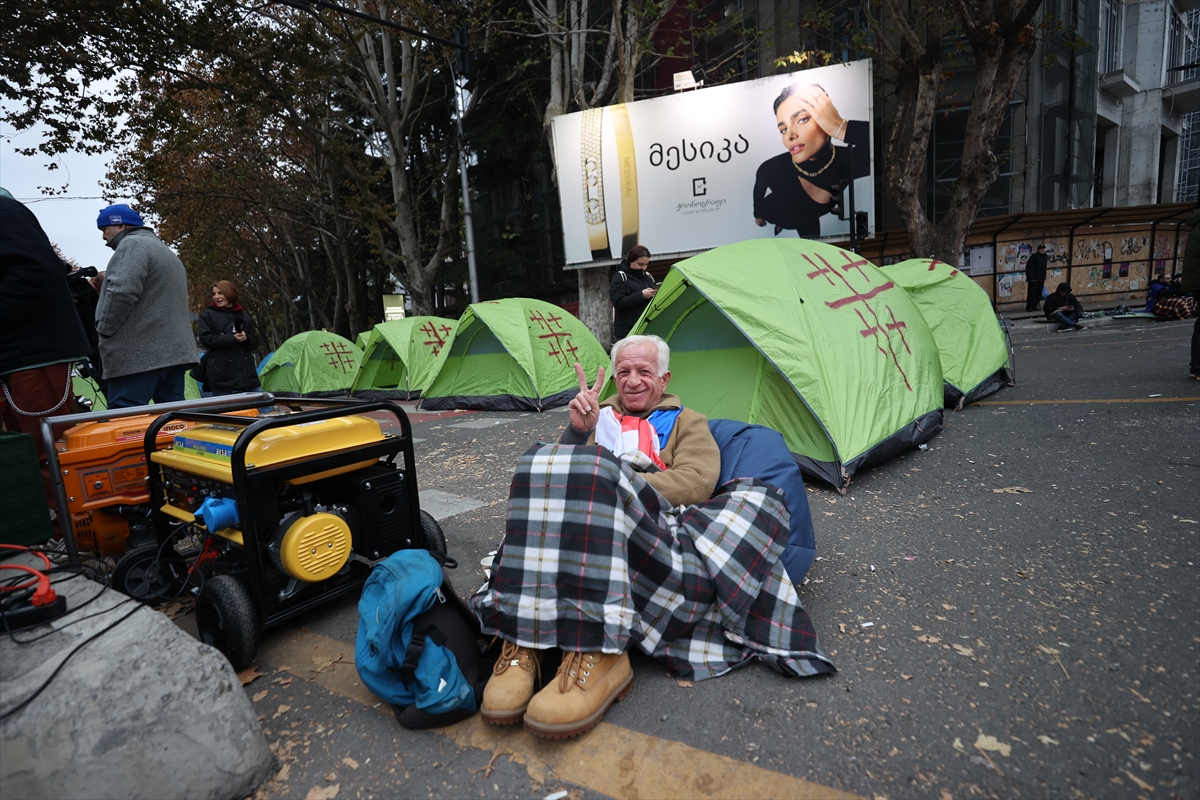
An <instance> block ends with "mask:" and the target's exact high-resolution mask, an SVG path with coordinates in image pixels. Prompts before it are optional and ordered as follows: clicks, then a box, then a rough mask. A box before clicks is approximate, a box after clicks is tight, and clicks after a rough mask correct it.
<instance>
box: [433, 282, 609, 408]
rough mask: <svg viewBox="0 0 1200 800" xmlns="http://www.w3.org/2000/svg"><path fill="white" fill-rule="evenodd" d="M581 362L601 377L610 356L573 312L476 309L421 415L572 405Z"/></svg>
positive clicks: (540, 307)
mask: <svg viewBox="0 0 1200 800" xmlns="http://www.w3.org/2000/svg"><path fill="white" fill-rule="evenodd" d="M576 361H578V362H579V363H580V364H582V365H583V367H584V369H585V370H586V371H587V374H588V375H591V376H595V374H596V372H597V370H599V369H600V367H607V365H608V356H607V355H606V354H605V352H604V348H603V347H602V346H601V345H600V342H598V341H597V340H596V337H595V336H593V335H592V332H591V331H589V330H588V329H587V327H586V326H585V325H584V324H583V323H582V322H580V321H579V320H578V319H577V318H576V317H575V316H574V315H573V314H571V313H570V312H568V311H564V310H563V309H562V308H560V307H559V306H556V305H551V304H550V303H545V302H543V301H541V300H531V299H529V298H526V297H509V298H507V299H504V300H493V301H489V302H486V303H474V304H473V305H470V306H467V310H466V311H464V312H463V315H462V317H461V318H460V319H459V321H458V332H457V333H456V334H455V336H454V342H453V344H451V346H450V350H449V352H448V353H447V354H446V356H445V359H444V360H443V362H442V368H441V370H440V371H439V372H438V374H437V377H435V378H434V379H433V381H432V383H430V384H429V387H428V388H426V389H425V393H424V395H423V397H422V399H421V408H425V409H451V408H479V409H486V410H489V411H544V410H545V409H548V408H554V407H556V406H562V405H566V404H567V403H569V402H570V401H571V398H572V397H574V396H575V395H576V393H578V391H579V379H578V378H577V377H576V376H575V362H576ZM593 380H594V377H593Z"/></svg>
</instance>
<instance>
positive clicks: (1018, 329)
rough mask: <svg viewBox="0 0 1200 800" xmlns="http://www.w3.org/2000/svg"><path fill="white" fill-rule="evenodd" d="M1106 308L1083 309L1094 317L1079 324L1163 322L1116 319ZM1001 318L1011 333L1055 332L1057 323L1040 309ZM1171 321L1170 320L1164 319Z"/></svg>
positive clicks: (1089, 325) (1110, 324) (1104, 325)
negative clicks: (1107, 314)
mask: <svg viewBox="0 0 1200 800" xmlns="http://www.w3.org/2000/svg"><path fill="white" fill-rule="evenodd" d="M1105 310H1107V309H1094V310H1088V309H1085V310H1084V313H1085V314H1087V313H1091V314H1095V316H1094V317H1085V318H1084V319H1081V320H1080V321H1079V324H1080V325H1082V326H1084V327H1085V328H1104V327H1108V326H1113V325H1116V326H1124V325H1128V326H1133V325H1138V324H1139V323H1140V324H1146V323H1149V324H1157V323H1159V322H1164V320H1159V319H1157V318H1153V317H1144V318H1135V319H1116V318H1114V317H1110V316H1105V314H1104V312H1105ZM999 316H1001V317H1002V318H1003V319H1005V320H1007V321H1008V323H1009V324H1010V325H1011V326H1012V332H1013V333H1031V334H1036V333H1046V334H1055V333H1057V331H1058V323H1057V322H1052V321H1050V320H1048V319H1046V318H1045V317H1044V316H1043V315H1042V313H1041V312H1040V311H1035V312H1033V313H1025V312H1021V313H1020V314H1000V315H999ZM1165 321H1172V320H1165Z"/></svg>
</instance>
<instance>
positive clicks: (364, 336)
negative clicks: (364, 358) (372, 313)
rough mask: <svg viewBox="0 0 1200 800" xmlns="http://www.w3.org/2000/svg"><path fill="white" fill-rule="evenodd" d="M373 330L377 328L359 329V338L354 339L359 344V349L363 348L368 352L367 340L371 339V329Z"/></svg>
mask: <svg viewBox="0 0 1200 800" xmlns="http://www.w3.org/2000/svg"><path fill="white" fill-rule="evenodd" d="M373 330H375V329H374V328H371V329H370V330H365V331H359V332H358V338H356V339H355V340H354V343H355V344H356V345H358V349H359V350H362V351H363V352H364V353H365V352H367V342H369V341H370V339H371V331H373Z"/></svg>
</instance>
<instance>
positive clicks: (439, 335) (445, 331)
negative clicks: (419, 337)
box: [417, 322, 450, 356]
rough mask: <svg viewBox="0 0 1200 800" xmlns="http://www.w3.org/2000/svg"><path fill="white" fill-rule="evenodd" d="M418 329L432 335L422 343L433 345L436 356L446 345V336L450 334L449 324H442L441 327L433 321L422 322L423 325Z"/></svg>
mask: <svg viewBox="0 0 1200 800" xmlns="http://www.w3.org/2000/svg"><path fill="white" fill-rule="evenodd" d="M417 330H419V331H420V332H421V333H423V334H425V335H426V336H429V337H430V338H429V339H426V340H425V341H423V342H421V344H423V345H428V346H432V347H433V354H434V355H435V356H436V355H437V354H438V353H439V352H441V350H442V348H443V347H445V346H446V337H447V336H448V335H449V334H450V326H449V325H442V326H440V327H439V326H437V325H434V324H433V323H432V322H423V323H421V327H419V328H417Z"/></svg>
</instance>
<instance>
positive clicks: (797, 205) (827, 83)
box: [553, 60, 875, 264]
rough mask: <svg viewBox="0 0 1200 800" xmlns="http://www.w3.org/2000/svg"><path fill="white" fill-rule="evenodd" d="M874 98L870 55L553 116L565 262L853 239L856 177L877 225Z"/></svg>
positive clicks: (859, 204)
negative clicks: (839, 203)
mask: <svg viewBox="0 0 1200 800" xmlns="http://www.w3.org/2000/svg"><path fill="white" fill-rule="evenodd" d="M781 95H784V96H782V97H781ZM871 97H872V93H871V63H870V61H866V60H864V61H854V62H851V63H849V64H835V65H832V66H828V67H818V68H815V69H806V70H803V71H802V72H793V73H789V74H786V75H775V76H772V77H769V78H760V79H759V80H755V81H746V82H743V83H736V84H729V85H726V86H715V87H712V88H709V89H700V90H698V91H689V92H682V93H680V94H674V95H669V96H665V97H657V98H654V99H652V100H641V101H638V102H636V103H628V104H624V105H615V106H606V107H604V108H595V109H589V110H587V111H582V112H577V113H574V114H564V115H562V116H559V117H555V118H554V120H553V133H554V155H555V166H556V168H557V173H558V192H559V200H560V202H561V204H562V217H563V243H564V247H565V249H566V256H567V263H568V264H586V263H588V262H593V261H605V260H611V259H615V258H620V257H621V256H622V255H624V254H625V253H627V252H629V249H630V248H632V247H633V246H634V245H637V244H641V245H645V246H646V247H647V248H649V249H650V252H651V253H654V254H656V255H657V254H665V253H682V252H689V251H694V250H704V249H708V248H711V247H717V246H719V245H723V244H729V243H731V242H740V241H742V240H745V239H755V238H771V237H774V236H790V237H796V236H803V237H804V238H807V239H817V238H827V237H835V236H842V237H845V236H848V235H849V233H850V221H849V220H848V219H847V220H841V219H838V218H837V217H836V216H835V215H833V214H831V213H830V210H831V208H832V201H833V194H834V193H835V192H838V191H839V190H840V193H841V194H842V195H843V202H844V203H845V208H846V209H847V211H848V210H849V192H848V191H846V189H845V186H846V185H847V184H848V183H849V181H850V180H851V179H853V180H854V191H855V207H856V210H858V211H865V212H867V215H868V228H869V230H872V231H873V230H874V218H875V209H874V190H873V187H874V183H873V173H874V166H873V162H872V148H871V143H872V141H873V135H874V130H873V120H872V103H871ZM776 101H779V102H778V107H777V108H776V107H775V106H776ZM850 144H853V145H854V147H853V155H851V148H850V147H848V145H850ZM848 216H850V215H848Z"/></svg>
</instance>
